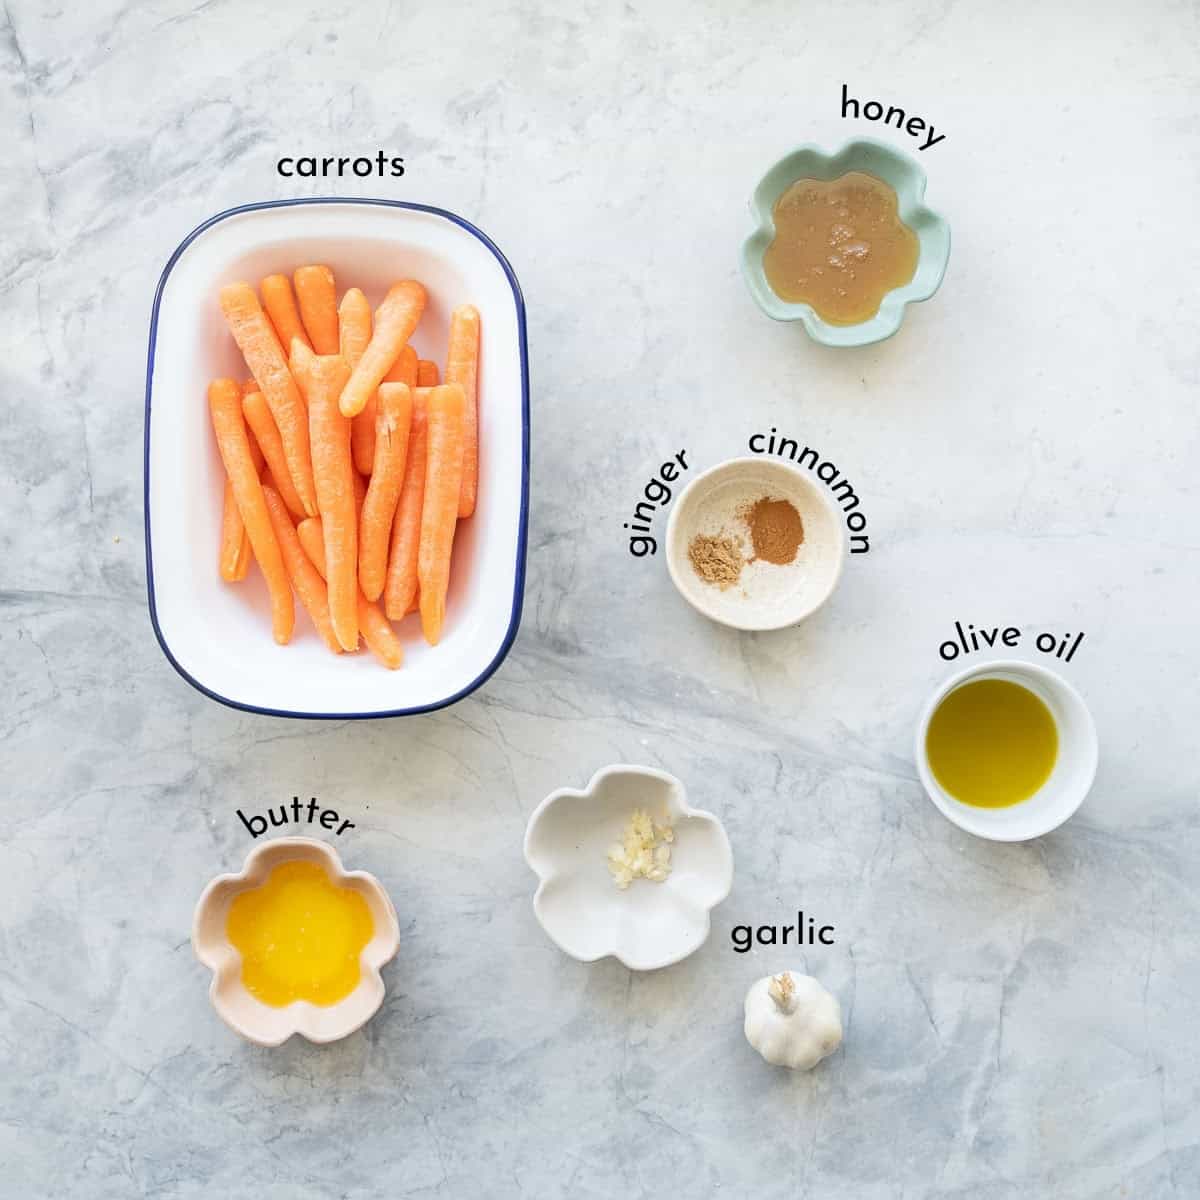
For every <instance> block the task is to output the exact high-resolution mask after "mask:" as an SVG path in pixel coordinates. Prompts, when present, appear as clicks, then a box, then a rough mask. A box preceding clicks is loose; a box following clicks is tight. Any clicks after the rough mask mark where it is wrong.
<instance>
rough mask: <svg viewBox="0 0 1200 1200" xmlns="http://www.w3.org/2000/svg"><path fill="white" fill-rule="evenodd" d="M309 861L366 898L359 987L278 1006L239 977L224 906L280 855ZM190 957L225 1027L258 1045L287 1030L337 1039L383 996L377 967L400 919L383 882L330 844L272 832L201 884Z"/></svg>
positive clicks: (258, 880) (393, 946)
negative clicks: (238, 863) (206, 977)
mask: <svg viewBox="0 0 1200 1200" xmlns="http://www.w3.org/2000/svg"><path fill="white" fill-rule="evenodd" d="M298 860H299V861H304V862H314V863H317V864H318V865H319V866H321V867H322V868H323V869H324V870H325V873H326V874H327V875H328V876H329V878H330V879H331V880H332V881H333V882H334V884H336V885H337V886H338V887H344V888H351V889H352V890H354V891H356V892H358V893H359V894H360V895H361V896H362V898H363V899H364V900H365V901H366V903H367V908H368V910H369V911H370V913H371V923H372V925H373V926H374V930H375V932H374V934H373V936H372V937H371V940H370V941H369V942H368V943H367V944H366V946H364V947H363V951H362V954H361V956H360V964H361V968H362V973H361V975H360V977H359V981H358V986H357V987H356V988H355V989H354V991H352V992H351V993H350V994H349V995H348V996H346V997H345V998H344V999H342V1000H339V1001H338V1002H337V1003H336V1004H330V1005H319V1004H312V1003H310V1002H309V1001H307V1000H296V1001H294V1002H293V1003H291V1004H288V1005H284V1006H282V1007H275V1006H274V1005H270V1004H264V1003H263V1002H262V1001H261V1000H259V999H257V998H256V997H254V996H252V995H251V994H250V993H249V992H248V991H247V990H246V988H245V986H244V985H243V983H242V970H241V967H242V956H241V955H240V954H239V953H238V952H237V950H235V949H234V947H233V946H232V945H230V943H229V938H228V937H227V936H226V932H225V928H226V922H227V921H228V918H229V906H230V905H231V904H232V903H233V898H234V897H235V896H236V895H238V894H239V893H240V892H245V891H249V890H250V889H252V888H256V887H261V886H262V885H263V884H264V883H266V881H267V876H269V875H270V874H271V871H272V870H273V869H274V868H275V867H276V866H278V865H279V864H280V863H284V862H296V861H298ZM192 947H193V949H194V950H195V951H196V957H197V958H198V959H199V960H200V961H201V962H202V963H203V964H204V965H205V966H206V967H208V968H209V970H210V971H212V973H213V978H212V985H211V986H210V988H209V990H208V995H209V999H211V1000H212V1004H213V1008H215V1009H216V1010H217V1015H218V1016H219V1017H220V1018H221V1020H223V1021H224V1022H225V1023H226V1024H227V1025H228V1026H229V1027H230V1028H231V1029H234V1030H236V1031H237V1032H238V1033H240V1034H241V1035H242V1037H244V1038H246V1039H248V1040H249V1041H251V1042H255V1043H257V1044H258V1045H259V1046H278V1045H280V1044H281V1043H283V1042H286V1041H287V1039H288V1038H290V1037H291V1036H292V1034H293V1033H298V1034H300V1035H301V1037H305V1038H307V1039H308V1040H309V1041H310V1042H336V1041H337V1040H338V1039H339V1038H344V1037H345V1036H346V1035H347V1034H351V1033H353V1032H354V1031H355V1030H356V1029H359V1028H361V1027H362V1026H363V1025H365V1024H366V1023H367V1022H368V1021H369V1020H370V1019H371V1018H372V1017H373V1016H374V1015H375V1013H376V1012H378V1011H379V1006H380V1005H381V1004H382V1003H383V992H384V986H383V977H382V976H381V975H380V973H379V971H380V968H381V967H382V966H383V965H384V964H385V963H386V962H388V961H389V960H390V959H392V958H393V957H395V954H396V951H397V950H398V949H399V948H400V923H399V922H398V921H397V919H396V910H395V909H394V908H393V907H392V902H391V900H389V899H388V895H387V892H385V891H384V890H383V885H382V884H381V883H380V882H379V880H378V879H376V878H375V876H374V875H368V874H367V873H366V872H365V871H347V870H346V869H345V868H344V867H343V866H342V860H341V859H340V858H339V857H338V853H337V851H336V850H334V849H333V847H332V846H329V845H327V844H326V843H325V842H319V841H316V840H315V839H313V838H302V837H293V838H276V839H275V840H274V841H270V842H264V843H263V844H262V845H261V846H255V847H254V849H253V850H251V851H250V853H249V855H247V857H246V862H245V864H244V865H243V867H242V869H241V871H239V872H238V873H237V874H236V875H218V876H217V878H216V879H214V880H213V881H212V882H211V883H210V884H209V885H208V887H206V888H205V889H204V892H203V894H202V895H201V896H200V899H199V901H198V902H197V904H196V914H195V917H194V918H193V921H192Z"/></svg>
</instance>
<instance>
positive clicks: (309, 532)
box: [296, 517, 404, 671]
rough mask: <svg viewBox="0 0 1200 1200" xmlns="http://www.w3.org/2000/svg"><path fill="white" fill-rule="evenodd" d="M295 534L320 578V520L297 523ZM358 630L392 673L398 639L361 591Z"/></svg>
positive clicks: (400, 655)
mask: <svg viewBox="0 0 1200 1200" xmlns="http://www.w3.org/2000/svg"><path fill="white" fill-rule="evenodd" d="M296 533H297V534H298V535H299V538H300V544H301V545H302V546H303V547H304V552H305V554H307V555H308V557H309V558H310V559H311V560H312V564H313V566H314V567H316V569H317V570H318V571H319V572H320V573H321V576H322V577H324V575H325V534H324V531H323V530H322V528H321V518H320V517H309V518H308V519H307V520H305V521H301V522H300V524H299V526H298V527H297V529H296ZM358 626H359V628H360V629H361V630H362V635H363V640H364V641H365V642H366V643H367V648H368V649H369V650H370V651H371V653H372V654H374V655H375V657H376V658H378V659H379V660H380V662H382V663H383V664H384V666H386V667H388V668H390V669H391V670H393V671H394V670H395V669H396V668H397V667H398V666H399V665H400V664H401V663H402V662H403V661H404V649H403V647H402V646H401V645H400V640H399V638H397V637H396V634H395V632H394V631H393V629H392V627H391V626H390V625H389V624H388V622H387V618H386V617H385V616H384V615H383V612H382V611H381V609H380V607H379V605H378V604H372V603H371V601H370V600H368V599H367V598H366V596H364V595H363V594H362V589H361V588H360V589H359V592H358Z"/></svg>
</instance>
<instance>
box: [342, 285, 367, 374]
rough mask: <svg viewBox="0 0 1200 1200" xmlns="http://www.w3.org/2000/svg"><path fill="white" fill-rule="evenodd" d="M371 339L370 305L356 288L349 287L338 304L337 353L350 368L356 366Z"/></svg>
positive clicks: (352, 368)
mask: <svg viewBox="0 0 1200 1200" xmlns="http://www.w3.org/2000/svg"><path fill="white" fill-rule="evenodd" d="M370 340H371V305H370V304H369V303H368V302H367V298H366V296H364V295H363V294H362V292H361V291H360V290H359V289H358V288H351V289H350V290H349V291H348V292H347V293H346V294H345V295H344V296H343V297H342V302H341V304H340V305H338V353H339V354H341V356H342V357H343V358H344V359H345V360H346V365H347V366H348V367H349V368H350V370H352V371H353V370H354V368H355V367H357V366H358V360H359V359H360V358H362V356H363V351H364V350H365V349H366V348H367V343H368V342H370Z"/></svg>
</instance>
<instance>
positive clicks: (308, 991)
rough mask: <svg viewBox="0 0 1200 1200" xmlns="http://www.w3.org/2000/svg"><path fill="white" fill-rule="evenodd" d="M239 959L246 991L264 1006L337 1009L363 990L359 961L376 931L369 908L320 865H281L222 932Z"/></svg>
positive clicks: (235, 908)
mask: <svg viewBox="0 0 1200 1200" xmlns="http://www.w3.org/2000/svg"><path fill="white" fill-rule="evenodd" d="M225 932H226V935H227V936H228V938H229V941H230V944H231V945H232V946H233V947H234V948H235V949H236V950H238V951H239V952H240V953H241V956H242V983H243V984H244V985H245V988H246V990H247V991H248V992H249V993H250V994H251V995H252V996H255V997H257V998H258V999H259V1000H261V1001H262V1002H263V1003H264V1004H270V1005H274V1006H276V1007H282V1006H283V1005H285V1004H291V1003H292V1001H294V1000H308V1001H310V1002H311V1003H313V1004H320V1005H329V1004H336V1003H337V1002H338V1001H339V1000H341V999H343V998H344V997H346V996H348V995H349V994H350V993H351V992H352V991H354V989H355V988H356V987H357V986H358V981H359V976H360V974H361V969H360V966H359V955H360V954H361V953H362V950H363V947H364V946H366V944H367V943H368V942H369V941H370V940H371V937H372V935H373V933H374V926H373V923H372V921H371V912H370V910H369V909H368V908H367V902H366V900H365V899H363V897H362V895H361V894H360V893H359V892H356V891H354V890H353V889H352V888H347V887H338V886H337V885H336V884H335V883H334V882H333V880H332V879H330V878H329V876H328V875H327V874H326V873H325V871H324V869H323V868H322V867H321V866H320V864H319V863H315V862H307V861H304V860H302V859H298V860H296V861H293V862H284V863H280V864H279V865H278V866H277V867H275V868H274V870H272V872H271V874H270V875H268V876H267V880H266V882H265V883H264V884H263V885H262V886H261V887H257V888H253V889H251V890H250V891H248V892H240V893H239V894H238V895H236V896H235V897H234V898H233V903H232V904H231V905H230V907H229V917H228V920H227V922H226V927H225Z"/></svg>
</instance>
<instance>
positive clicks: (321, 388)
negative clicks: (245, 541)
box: [307, 354, 358, 651]
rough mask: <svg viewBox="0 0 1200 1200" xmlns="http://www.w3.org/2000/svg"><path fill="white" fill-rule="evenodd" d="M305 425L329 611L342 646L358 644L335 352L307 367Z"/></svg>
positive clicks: (341, 382)
mask: <svg viewBox="0 0 1200 1200" xmlns="http://www.w3.org/2000/svg"><path fill="white" fill-rule="evenodd" d="M307 374H308V381H309V386H308V426H309V435H310V437H311V439H312V449H313V478H314V479H315V481H316V486H317V508H318V510H319V512H320V514H321V525H322V528H323V529H324V532H325V563H326V567H327V578H328V582H329V613H330V617H331V618H332V620H333V628H334V629H335V630H336V631H337V639H338V641H339V642H340V643H341V645H342V649H344V650H351V651H353V650H357V649H358V606H357V600H356V592H357V586H358V585H357V576H358V520H357V512H356V510H355V505H354V464H353V463H352V462H351V461H350V421H349V419H348V418H346V417H344V416H342V414H341V413H340V412H339V411H338V395H339V394H340V393H341V390H342V388H343V387H344V386H345V384H346V379H347V378H348V377H349V374H350V372H349V369H348V368H347V366H346V364H345V362H344V361H343V360H342V356H341V355H340V354H332V355H317V356H316V357H315V358H314V359H313V360H312V365H311V366H310V367H309V369H308V372H307Z"/></svg>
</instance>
